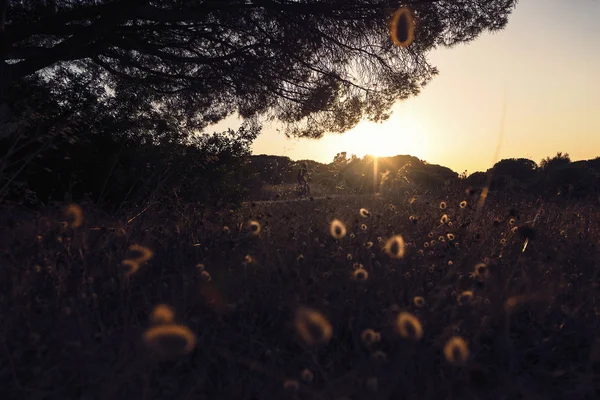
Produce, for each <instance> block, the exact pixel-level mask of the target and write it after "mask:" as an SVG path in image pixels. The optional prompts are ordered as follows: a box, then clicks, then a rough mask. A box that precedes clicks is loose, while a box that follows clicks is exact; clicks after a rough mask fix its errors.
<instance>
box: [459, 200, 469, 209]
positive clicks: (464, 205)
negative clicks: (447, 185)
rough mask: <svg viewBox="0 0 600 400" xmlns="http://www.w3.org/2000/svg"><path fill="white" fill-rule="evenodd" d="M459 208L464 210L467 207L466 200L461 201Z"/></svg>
mask: <svg viewBox="0 0 600 400" xmlns="http://www.w3.org/2000/svg"><path fill="white" fill-rule="evenodd" d="M459 206H460V208H465V207H466V206H467V202H466V200H463V201H461V202H460V204H459Z"/></svg>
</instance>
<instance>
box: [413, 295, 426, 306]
mask: <svg viewBox="0 0 600 400" xmlns="http://www.w3.org/2000/svg"><path fill="white" fill-rule="evenodd" d="M413 303H414V305H415V307H417V308H423V307H424V306H425V299H424V298H423V296H415V298H414V299H413Z"/></svg>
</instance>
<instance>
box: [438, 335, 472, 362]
mask: <svg viewBox="0 0 600 400" xmlns="http://www.w3.org/2000/svg"><path fill="white" fill-rule="evenodd" d="M444 356H445V357H446V360H448V362H449V363H450V364H453V365H461V364H464V363H465V362H466V361H467V359H468V358H469V347H468V346H467V342H465V340H464V339H463V338H461V337H460V336H453V337H451V338H450V340H448V341H447V342H446V345H445V346H444Z"/></svg>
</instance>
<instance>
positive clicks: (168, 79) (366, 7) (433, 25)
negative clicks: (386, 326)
mask: <svg viewBox="0 0 600 400" xmlns="http://www.w3.org/2000/svg"><path fill="white" fill-rule="evenodd" d="M515 3H516V0H471V1H466V0H460V1H459V0H457V1H452V2H448V1H429V0H428V1H419V2H412V3H411V4H410V8H411V10H412V13H413V14H414V17H415V19H416V24H417V25H416V28H415V32H414V41H413V42H412V43H411V44H410V46H409V47H407V48H402V47H396V46H395V45H394V44H393V43H392V40H391V39H390V36H389V29H390V28H389V22H390V17H391V15H392V13H393V12H394V11H395V8H391V7H397V4H396V3H392V2H389V1H383V0H328V1H317V0H307V1H303V2H299V1H287V0H285V1H284V0H256V1H252V2H249V1H243V0H222V1H209V0H205V1H198V0H194V1H191V0H182V1H175V2H172V1H158V2H157V1H154V2H147V1H142V0H115V1H107V0H101V1H95V0H94V1H92V0H80V1H76V2H73V1H66V0H52V1H50V0H48V1H43V0H40V1H34V0H28V1H17V0H8V1H4V2H2V3H0V6H1V7H5V8H6V9H5V10H4V9H3V10H0V15H3V18H5V21H3V25H4V30H0V43H1V46H0V55H1V60H0V69H1V75H2V79H1V81H2V84H1V85H2V88H6V87H7V86H10V85H11V84H12V83H14V82H15V81H17V80H18V79H20V78H23V77H25V76H29V75H31V74H34V73H36V72H41V73H42V75H43V77H44V79H45V80H46V81H47V82H48V84H49V85H50V86H51V87H52V88H53V91H54V92H55V93H56V95H60V96H61V98H63V99H68V100H67V101H76V100H75V97H72V96H73V92H72V91H70V90H69V88H71V87H72V86H73V85H80V86H81V89H82V90H83V92H82V93H81V95H82V96H84V97H85V96H86V95H85V92H86V91H89V92H92V93H94V95H95V96H97V97H99V98H102V99H103V100H104V101H105V102H106V103H108V104H104V106H108V107H111V108H114V109H118V108H119V107H126V108H127V107H130V104H131V103H134V102H137V103H145V104H146V107H148V106H149V105H152V104H154V105H156V106H158V105H160V107H159V108H158V110H157V111H158V112H159V113H160V115H163V116H164V115H169V116H171V117H172V118H174V119H175V120H176V121H177V123H178V124H183V125H185V126H187V127H188V128H190V129H191V128H195V129H202V128H204V127H206V126H207V124H210V123H214V122H217V121H220V120H222V119H223V118H225V117H226V116H228V115H231V114H234V113H238V114H239V115H240V116H241V117H242V118H244V119H249V118H253V117H256V116H272V117H275V118H277V119H278V120H279V121H281V122H283V123H284V124H285V126H286V129H285V133H286V134H288V135H299V136H310V137H319V136H321V135H322V134H323V133H325V132H328V131H332V132H334V131H335V132H343V131H345V130H347V129H349V128H351V127H353V126H354V125H356V124H357V123H358V122H359V121H360V119H361V118H362V117H367V118H368V119H370V120H377V121H379V120H384V119H386V118H387V117H388V115H389V110H390V107H391V106H392V104H393V103H394V102H395V101H397V100H399V99H404V98H407V97H409V96H412V95H415V94H417V93H418V92H419V88H420V87H421V86H422V85H424V84H426V83H427V82H428V81H429V80H430V79H431V78H432V76H433V75H435V74H436V73H437V71H436V69H435V68H434V67H432V66H431V65H430V64H429V63H428V62H427V60H426V57H425V54H426V53H427V52H428V51H429V50H431V49H432V48H434V47H436V46H440V45H444V46H452V45H454V44H457V43H462V42H468V41H471V40H473V39H474V38H476V37H477V36H478V35H479V34H480V33H481V32H483V31H485V30H490V31H494V30H499V29H502V28H503V27H504V26H505V25H506V23H507V21H508V16H509V15H510V13H511V12H512V9H513V8H514V6H515ZM4 11H6V12H5V13H4ZM404 25H406V24H404ZM83 82H86V84H85V85H84V84H83ZM105 86H106V87H109V88H110V89H111V90H112V91H115V92H118V93H119V94H118V96H117V98H118V100H119V101H118V102H119V103H121V102H122V101H123V100H124V98H128V100H130V101H129V102H126V103H125V105H121V106H120V105H119V104H114V103H115V102H116V101H109V100H107V99H104V98H103V95H102V91H103V90H104V87H105ZM64 91H67V92H68V93H69V96H65V95H64V93H63V92H64ZM122 92H127V94H123V93H122ZM142 100H143V101H142ZM133 114H134V113H132V115H133Z"/></svg>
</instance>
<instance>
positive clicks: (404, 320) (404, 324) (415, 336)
mask: <svg viewBox="0 0 600 400" xmlns="http://www.w3.org/2000/svg"><path fill="white" fill-rule="evenodd" d="M396 331H397V332H398V333H399V334H400V336H402V337H403V338H405V339H409V340H415V341H416V340H419V339H421V338H422V337H423V327H422V326H421V322H419V320H418V318H417V317H415V316H414V315H412V314H411V313H408V312H401V313H400V314H398V317H397V318H396Z"/></svg>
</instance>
